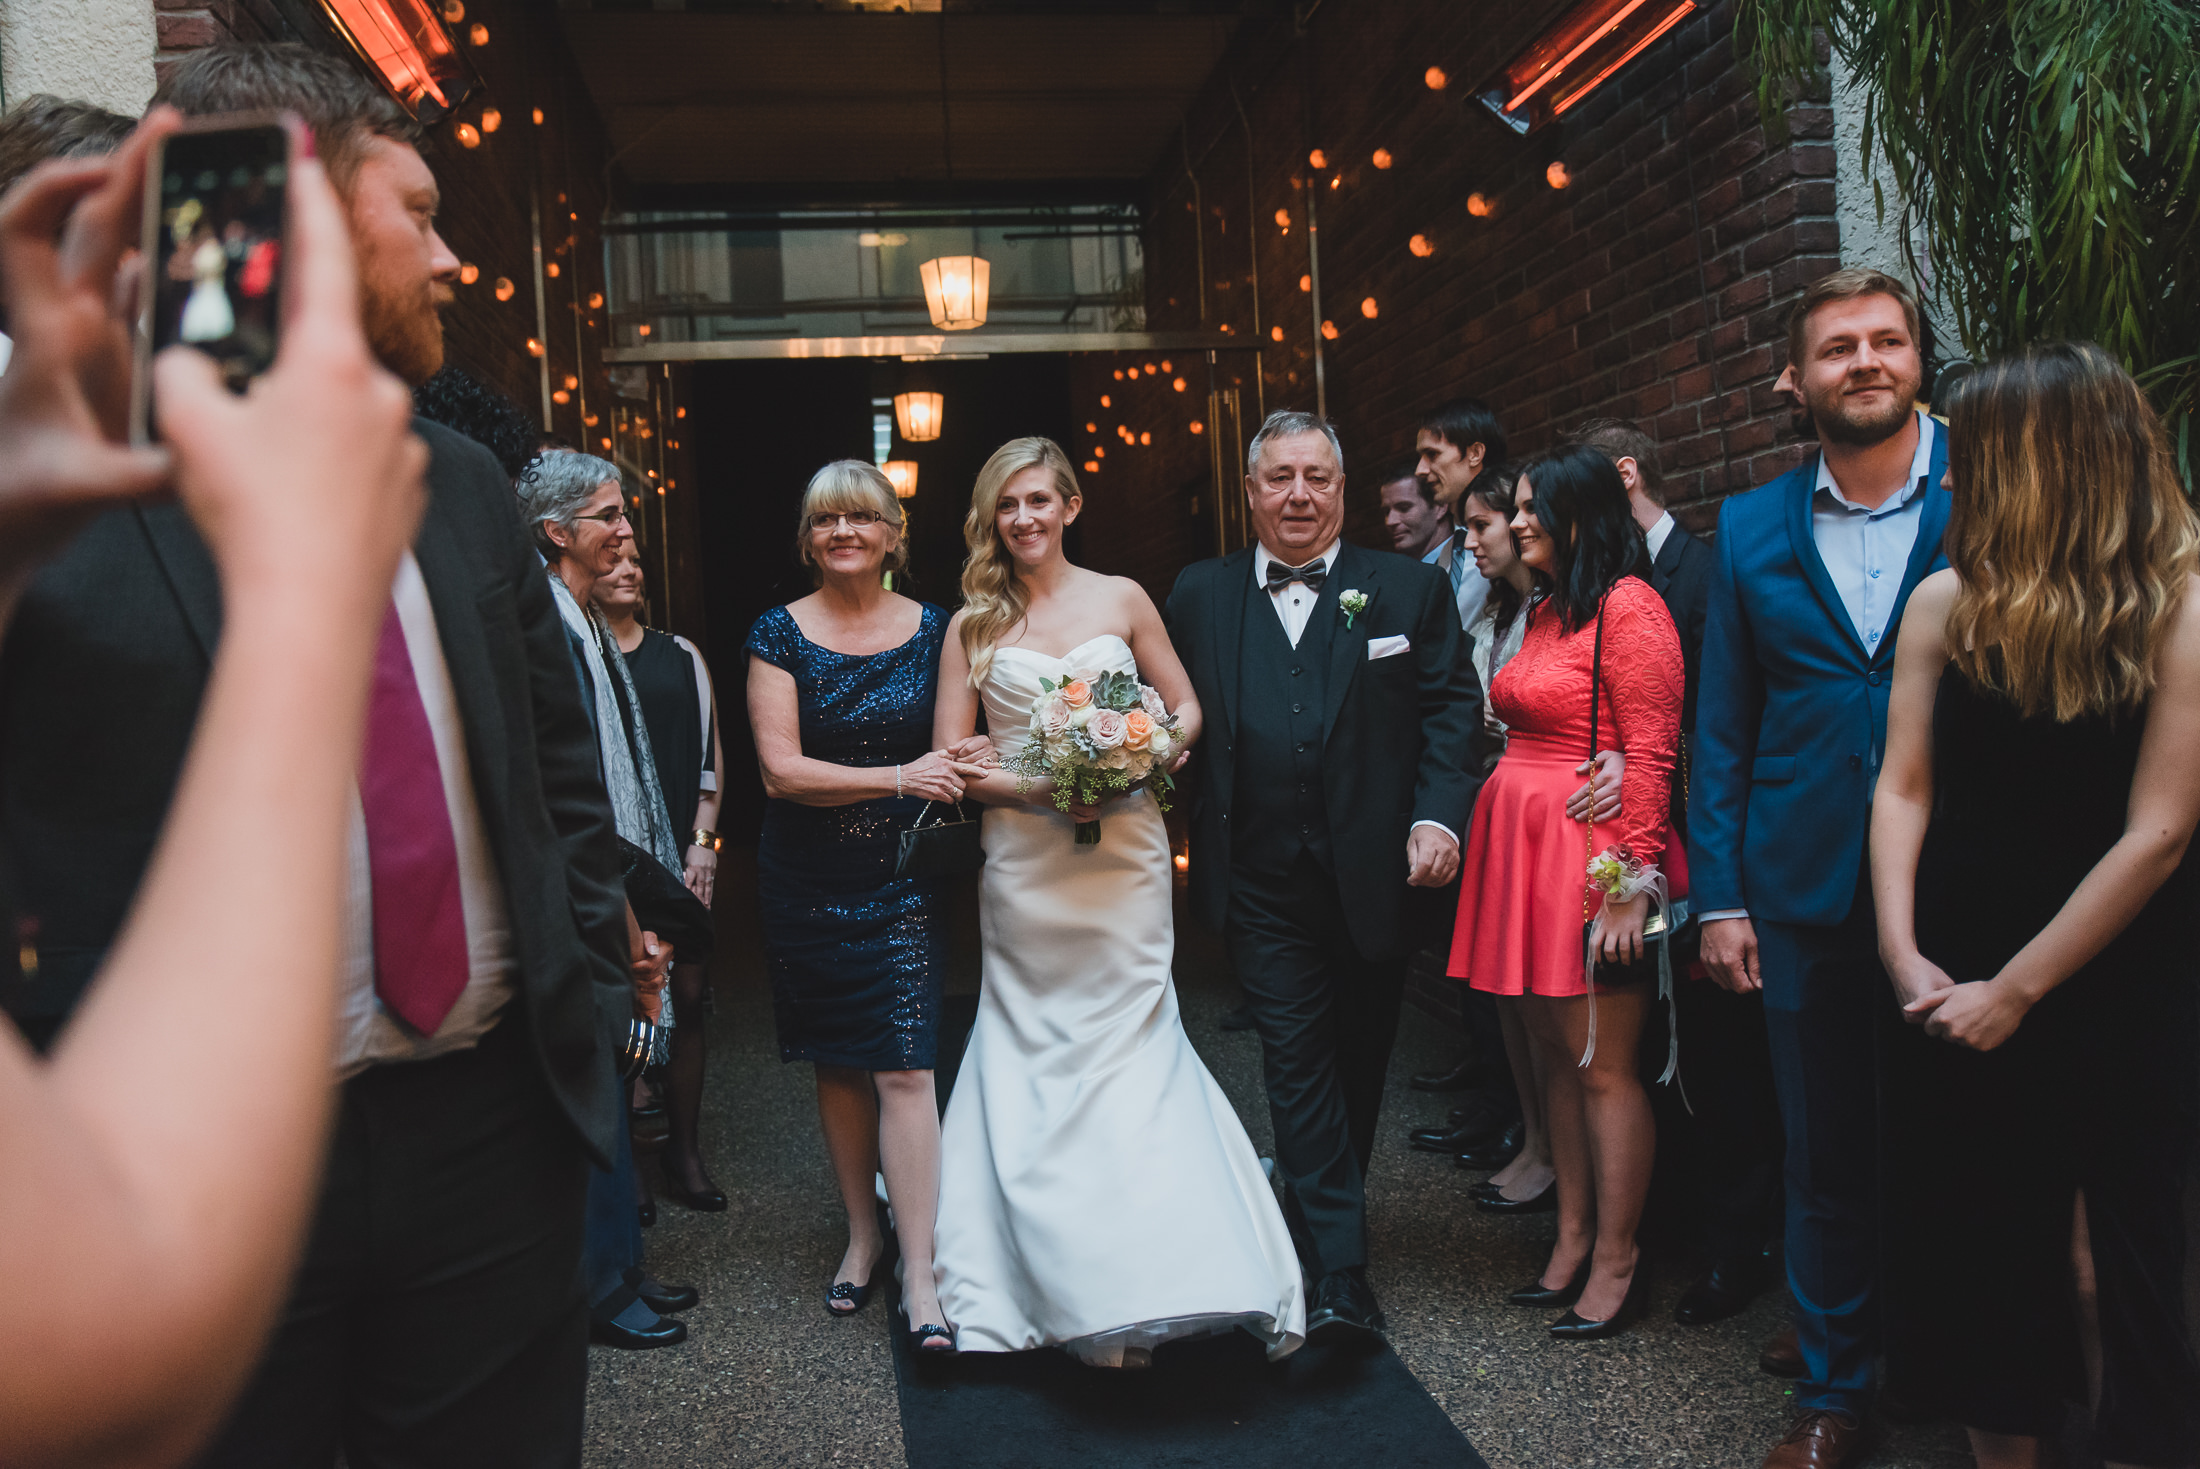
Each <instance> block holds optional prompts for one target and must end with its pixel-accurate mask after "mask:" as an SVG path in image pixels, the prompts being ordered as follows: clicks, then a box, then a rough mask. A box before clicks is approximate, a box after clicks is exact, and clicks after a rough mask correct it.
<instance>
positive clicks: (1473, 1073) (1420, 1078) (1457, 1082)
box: [1406, 1055, 1489, 1092]
mask: <svg viewBox="0 0 2200 1469" xmlns="http://www.w3.org/2000/svg"><path fill="white" fill-rule="evenodd" d="M1488 1070H1489V1068H1488V1067H1487V1066H1484V1065H1483V1064H1482V1061H1481V1058H1480V1057H1478V1056H1473V1055H1466V1056H1461V1057H1460V1058H1459V1059H1458V1060H1457V1061H1454V1062H1453V1063H1452V1064H1451V1065H1450V1066H1449V1067H1447V1068H1445V1069H1444V1070H1442V1071H1421V1072H1416V1073H1415V1074H1414V1077H1413V1079H1412V1080H1411V1081H1409V1082H1407V1083H1406V1085H1408V1086H1410V1087H1412V1088H1413V1089H1414V1090H1415V1091H1417V1092H1463V1091H1465V1090H1467V1089H1468V1088H1469V1087H1472V1086H1475V1085H1477V1084H1479V1083H1480V1082H1481V1080H1482V1078H1483V1076H1484V1075H1485V1074H1486V1073H1487V1072H1488Z"/></svg>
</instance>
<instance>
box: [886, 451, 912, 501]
mask: <svg viewBox="0 0 2200 1469" xmlns="http://www.w3.org/2000/svg"><path fill="white" fill-rule="evenodd" d="M879 470H880V472H881V473H883V474H884V475H885V476H886V479H887V482H888V483H890V484H892V485H893V487H894V497H895V498H896V499H899V500H906V499H908V498H909V497H910V496H912V495H914V494H916V492H917V461H916V460H914V459H889V460H887V461H886V462H885V463H884V464H881V465H880V466H879Z"/></svg>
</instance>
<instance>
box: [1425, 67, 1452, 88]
mask: <svg viewBox="0 0 2200 1469" xmlns="http://www.w3.org/2000/svg"><path fill="white" fill-rule="evenodd" d="M1421 80H1422V81H1424V82H1427V83H1428V89H1429V90H1430V91H1431V92H1441V91H1443V90H1444V88H1446V87H1448V86H1450V85H1451V78H1450V77H1448V76H1445V75H1444V69H1443V68H1442V67H1440V66H1432V67H1430V68H1429V69H1428V70H1427V71H1424V72H1422V73H1421Z"/></svg>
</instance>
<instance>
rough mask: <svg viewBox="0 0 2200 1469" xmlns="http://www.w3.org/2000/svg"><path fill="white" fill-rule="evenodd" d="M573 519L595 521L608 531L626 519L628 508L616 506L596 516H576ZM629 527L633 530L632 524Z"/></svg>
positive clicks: (600, 511)
mask: <svg viewBox="0 0 2200 1469" xmlns="http://www.w3.org/2000/svg"><path fill="white" fill-rule="evenodd" d="M573 518H574V519H575V520H593V521H595V522H596V523H597V524H598V525H601V526H603V527H605V528H606V529H608V528H610V527H611V526H614V525H617V524H618V523H619V522H620V521H622V520H625V519H626V508H625V507H624V506H621V505H614V506H612V507H611V508H610V509H609V510H599V511H597V512H596V513H595V514H594V515H576V516H574V517H573ZM629 527H630V528H631V522H629Z"/></svg>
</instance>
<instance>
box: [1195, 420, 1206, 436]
mask: <svg viewBox="0 0 2200 1469" xmlns="http://www.w3.org/2000/svg"><path fill="white" fill-rule="evenodd" d="M1192 432H1193V433H1195V434H1203V433H1205V432H1207V425H1205V424H1204V423H1201V422H1200V421H1199V420H1198V419H1196V418H1195V419H1193V420H1192Z"/></svg>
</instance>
